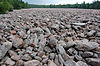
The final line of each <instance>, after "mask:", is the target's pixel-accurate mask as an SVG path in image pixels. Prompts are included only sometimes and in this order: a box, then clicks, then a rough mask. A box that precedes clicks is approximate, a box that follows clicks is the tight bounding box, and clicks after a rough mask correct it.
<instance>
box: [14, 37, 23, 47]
mask: <svg viewBox="0 0 100 66" xmlns="http://www.w3.org/2000/svg"><path fill="white" fill-rule="evenodd" d="M12 43H13V46H14V47H15V48H19V47H22V46H23V45H24V41H23V39H21V38H18V37H14V38H13V39H12Z"/></svg>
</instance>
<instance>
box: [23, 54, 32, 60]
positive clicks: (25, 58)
mask: <svg viewBox="0 0 100 66" xmlns="http://www.w3.org/2000/svg"><path fill="white" fill-rule="evenodd" d="M21 59H22V60H25V61H28V60H31V59H32V58H31V57H30V56H29V54H25V55H23V56H22V57H21Z"/></svg>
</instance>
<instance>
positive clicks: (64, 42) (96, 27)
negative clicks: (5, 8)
mask: <svg viewBox="0 0 100 66" xmlns="http://www.w3.org/2000/svg"><path fill="white" fill-rule="evenodd" d="M0 66H100V10H84V9H49V8H48V9H37V8H34V9H23V10H15V11H13V12H10V13H8V14H3V15H0Z"/></svg>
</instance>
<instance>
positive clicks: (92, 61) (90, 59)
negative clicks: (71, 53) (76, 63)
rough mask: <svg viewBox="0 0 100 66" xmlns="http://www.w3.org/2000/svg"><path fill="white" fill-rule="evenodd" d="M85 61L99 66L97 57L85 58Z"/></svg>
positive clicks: (93, 65) (99, 62)
mask: <svg viewBox="0 0 100 66" xmlns="http://www.w3.org/2000/svg"><path fill="white" fill-rule="evenodd" d="M86 60H87V63H88V64H90V65H92V66H100V59H99V58H86Z"/></svg>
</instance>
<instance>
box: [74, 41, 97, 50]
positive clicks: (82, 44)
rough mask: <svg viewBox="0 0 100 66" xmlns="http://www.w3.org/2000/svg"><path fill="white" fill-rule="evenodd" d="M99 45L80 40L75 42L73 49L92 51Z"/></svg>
mask: <svg viewBox="0 0 100 66" xmlns="http://www.w3.org/2000/svg"><path fill="white" fill-rule="evenodd" d="M98 47H99V44H98V43H96V42H87V41H86V40H80V41H78V42H76V46H75V48H77V49H78V50H93V49H95V48H98Z"/></svg>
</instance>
